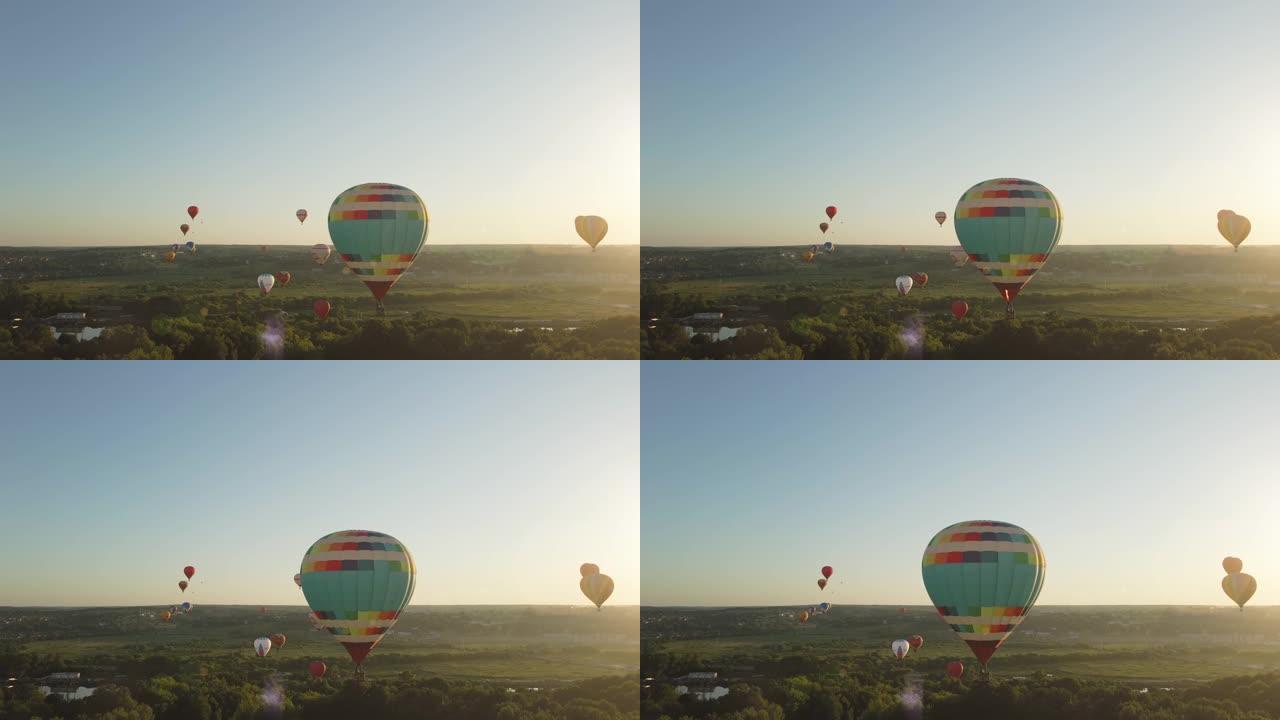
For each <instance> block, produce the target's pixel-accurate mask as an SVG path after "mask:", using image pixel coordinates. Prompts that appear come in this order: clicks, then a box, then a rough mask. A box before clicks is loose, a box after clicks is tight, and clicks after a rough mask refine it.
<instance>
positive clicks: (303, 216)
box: [294, 210, 307, 225]
mask: <svg viewBox="0 0 1280 720" xmlns="http://www.w3.org/2000/svg"><path fill="white" fill-rule="evenodd" d="M294 215H295V216H296V217H297V218H298V224H299V225H301V224H302V223H304V222H306V220H307V211H306V210H299V211H298V212H296V213H294Z"/></svg>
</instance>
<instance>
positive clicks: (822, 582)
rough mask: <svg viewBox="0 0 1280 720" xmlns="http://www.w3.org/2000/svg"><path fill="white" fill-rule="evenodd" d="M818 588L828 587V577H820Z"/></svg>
mask: <svg viewBox="0 0 1280 720" xmlns="http://www.w3.org/2000/svg"><path fill="white" fill-rule="evenodd" d="M818 589H819V590H826V589H827V579H826V578H818Z"/></svg>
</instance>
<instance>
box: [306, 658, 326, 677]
mask: <svg viewBox="0 0 1280 720" xmlns="http://www.w3.org/2000/svg"><path fill="white" fill-rule="evenodd" d="M328 669H329V668H328V666H326V665H325V664H324V663H322V662H320V661H319V660H313V661H312V662H311V664H310V665H308V666H307V672H309V673H311V677H317V678H319V677H324V674H325V672H326V671H328Z"/></svg>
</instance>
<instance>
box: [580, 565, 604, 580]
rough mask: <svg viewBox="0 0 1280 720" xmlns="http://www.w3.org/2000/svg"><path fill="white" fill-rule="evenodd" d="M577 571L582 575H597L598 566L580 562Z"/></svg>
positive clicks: (598, 572)
mask: <svg viewBox="0 0 1280 720" xmlns="http://www.w3.org/2000/svg"><path fill="white" fill-rule="evenodd" d="M578 573H579V574H580V575H582V577H587V576H589V575H599V574H600V566H599V565H596V564H595V563H582V567H580V568H578Z"/></svg>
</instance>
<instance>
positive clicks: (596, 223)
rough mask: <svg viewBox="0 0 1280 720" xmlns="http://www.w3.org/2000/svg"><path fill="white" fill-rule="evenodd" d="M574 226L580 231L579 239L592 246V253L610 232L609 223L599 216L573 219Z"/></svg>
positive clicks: (584, 216) (583, 216)
mask: <svg viewBox="0 0 1280 720" xmlns="http://www.w3.org/2000/svg"><path fill="white" fill-rule="evenodd" d="M573 226H574V228H576V229H577V230H578V237H581V238H582V239H583V240H584V241H586V243H587V244H588V245H590V246H591V251H592V252H595V250H596V246H597V245H599V244H600V241H601V240H604V236H605V235H606V234H607V233H608V232H609V223H607V222H605V219H604V218H602V217H600V216H599V215H579V216H578V217H576V218H574V219H573Z"/></svg>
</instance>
